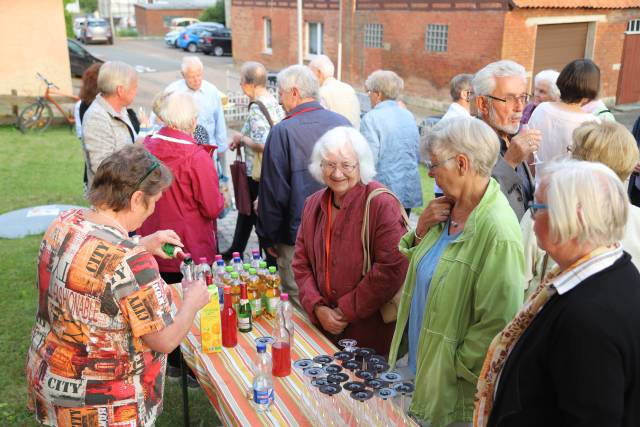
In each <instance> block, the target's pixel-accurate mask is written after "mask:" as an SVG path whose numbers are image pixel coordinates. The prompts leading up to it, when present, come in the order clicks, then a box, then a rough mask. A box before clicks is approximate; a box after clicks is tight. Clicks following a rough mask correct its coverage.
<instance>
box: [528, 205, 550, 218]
mask: <svg viewBox="0 0 640 427" xmlns="http://www.w3.org/2000/svg"><path fill="white" fill-rule="evenodd" d="M527 206H528V207H529V210H530V211H531V216H533V215H535V214H537V213H538V211H539V210H541V209H548V208H549V205H547V204H546V203H535V202H529V203H528V204H527Z"/></svg>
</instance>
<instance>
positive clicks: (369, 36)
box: [364, 24, 384, 48]
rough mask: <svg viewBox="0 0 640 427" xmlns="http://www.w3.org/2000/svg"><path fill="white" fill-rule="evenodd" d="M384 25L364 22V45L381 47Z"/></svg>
mask: <svg viewBox="0 0 640 427" xmlns="http://www.w3.org/2000/svg"><path fill="white" fill-rule="evenodd" d="M383 35H384V27H383V26H382V24H366V25H365V26H364V47H378V48H381V47H382V37H383Z"/></svg>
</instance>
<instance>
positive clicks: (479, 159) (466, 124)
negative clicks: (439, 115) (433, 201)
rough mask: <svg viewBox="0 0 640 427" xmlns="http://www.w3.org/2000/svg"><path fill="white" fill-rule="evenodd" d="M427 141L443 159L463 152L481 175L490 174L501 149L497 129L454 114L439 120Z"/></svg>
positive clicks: (431, 150)
mask: <svg viewBox="0 0 640 427" xmlns="http://www.w3.org/2000/svg"><path fill="white" fill-rule="evenodd" d="M427 144H428V150H429V152H431V153H433V154H436V155H437V156H438V157H439V158H442V159H446V158H449V157H453V156H455V155H457V154H464V155H465V156H467V158H468V159H469V162H470V163H471V168H472V169H473V170H474V171H475V172H476V173H477V174H478V175H479V176H482V177H489V176H491V171H492V170H493V167H494V166H495V164H496V162H497V161H498V154H499V152H500V143H499V142H498V138H497V137H496V133H495V132H494V130H493V129H491V127H490V126H489V125H488V124H486V123H485V122H483V121H482V120H479V119H476V118H473V117H452V118H451V119H448V120H444V121H443V122H440V123H438V124H437V125H436V126H434V127H433V130H432V134H431V136H430V137H429V141H428V143H427ZM446 166H447V165H443V167H446Z"/></svg>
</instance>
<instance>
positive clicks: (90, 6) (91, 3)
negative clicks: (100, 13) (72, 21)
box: [80, 0, 98, 13]
mask: <svg viewBox="0 0 640 427" xmlns="http://www.w3.org/2000/svg"><path fill="white" fill-rule="evenodd" d="M80 9H82V10H83V12H85V13H91V12H95V11H96V10H98V0H80Z"/></svg>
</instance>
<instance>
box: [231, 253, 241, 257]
mask: <svg viewBox="0 0 640 427" xmlns="http://www.w3.org/2000/svg"><path fill="white" fill-rule="evenodd" d="M231 256H232V257H233V258H240V252H233V253H232V254H231Z"/></svg>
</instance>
